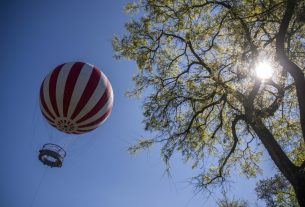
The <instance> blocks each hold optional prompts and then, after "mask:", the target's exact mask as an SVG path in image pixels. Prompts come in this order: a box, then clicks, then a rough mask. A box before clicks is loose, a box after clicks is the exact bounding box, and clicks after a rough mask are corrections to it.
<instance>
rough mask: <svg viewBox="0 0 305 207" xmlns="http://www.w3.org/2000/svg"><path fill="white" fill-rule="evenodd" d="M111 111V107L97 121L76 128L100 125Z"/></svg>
mask: <svg viewBox="0 0 305 207" xmlns="http://www.w3.org/2000/svg"><path fill="white" fill-rule="evenodd" d="M111 110H112V105H111V106H110V107H109V108H108V109H107V111H106V112H105V113H104V114H103V116H101V117H100V118H99V119H97V120H95V121H93V122H90V123H89V124H85V125H81V126H78V128H85V127H90V126H94V125H96V124H99V123H101V122H102V121H104V120H105V119H106V118H107V117H108V115H109V114H110V112H111Z"/></svg>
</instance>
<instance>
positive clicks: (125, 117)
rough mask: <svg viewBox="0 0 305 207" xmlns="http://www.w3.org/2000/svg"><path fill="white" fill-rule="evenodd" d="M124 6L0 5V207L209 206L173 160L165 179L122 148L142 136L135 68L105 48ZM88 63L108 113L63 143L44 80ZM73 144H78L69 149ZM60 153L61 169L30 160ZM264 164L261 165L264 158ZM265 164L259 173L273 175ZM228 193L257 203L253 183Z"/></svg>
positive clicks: (155, 166)
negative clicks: (43, 108) (106, 95)
mask: <svg viewBox="0 0 305 207" xmlns="http://www.w3.org/2000/svg"><path fill="white" fill-rule="evenodd" d="M127 2H128V1H126V0H121V1H118V0H116V1H111V0H107V1H106V0H92V1H84V0H83V1H48V2H47V1H20V2H17V1H1V3H0V25H1V29H0V31H1V33H0V34H1V35H0V60H1V69H0V85H1V86H0V95H1V99H0V100H1V102H0V106H1V107H0V112H1V115H2V118H1V119H0V126H1V132H2V134H1V150H0V162H1V166H0V206H3V207H20V206H25V207H27V206H28V207H32V206H40V207H41V206H42V207H51V206H52V207H53V206H57V207H64V206H73V207H84V206H87V207H100V206H111V207H121V206H125V207H128V206H130V207H142V206H145V207H171V206H175V207H190V206H191V207H201V206H215V204H214V203H215V199H214V197H215V196H217V193H216V194H213V195H211V196H210V197H209V198H208V197H207V196H206V195H203V194H201V193H199V194H196V195H195V193H194V189H193V187H192V186H191V185H190V184H189V183H188V179H189V178H190V177H192V176H194V175H196V174H195V172H193V171H192V170H190V168H189V166H188V165H187V164H185V163H183V162H182V161H181V159H180V157H179V155H175V156H174V158H173V160H172V174H171V177H168V176H167V175H166V173H165V166H164V163H163V162H162V160H161V158H160V153H159V148H158V146H157V147H154V148H152V149H150V150H148V151H144V152H142V153H140V154H139V155H136V156H131V155H129V154H128V153H127V147H128V145H130V144H132V143H135V142H136V140H137V139H138V138H140V137H141V136H142V135H144V134H145V132H144V131H143V125H142V124H141V120H142V110H141V104H142V101H141V99H129V98H127V97H125V96H124V93H125V92H126V91H127V90H128V89H132V87H133V82H132V81H131V77H132V75H133V74H135V72H136V65H135V64H134V63H133V62H131V61H117V60H115V59H114V58H113V55H114V54H113V50H112V46H111V39H112V37H113V35H114V34H118V35H120V34H123V33H124V27H123V25H124V23H125V22H127V21H128V20H129V18H130V17H128V16H126V15H125V14H124V11H123V7H124V5H125V4H126V3H127ZM76 60H79V61H85V62H89V63H91V64H94V65H96V66H97V67H98V68H100V69H101V70H102V71H103V72H104V73H105V74H106V76H107V77H108V78H109V80H110V81H111V83H112V87H113V90H114V96H115V98H114V100H115V103H114V108H113V112H112V114H111V115H110V117H109V119H108V120H107V121H106V123H105V124H104V125H103V126H102V127H100V128H98V129H97V130H95V131H94V132H92V133H88V134H87V135H83V136H67V135H64V134H62V133H59V132H56V130H55V129H53V128H51V127H50V126H48V124H47V123H46V122H45V120H44V119H43V118H42V116H41V114H40V111H39V104H38V92H39V87H40V84H41V81H42V79H43V78H44V76H45V75H46V74H47V73H48V72H49V71H50V70H52V69H53V68H54V67H55V66H57V65H58V64H61V63H65V62H70V61H76ZM74 140H75V141H74ZM49 141H53V142H55V143H63V144H67V146H66V147H67V153H68V155H67V158H66V159H65V161H64V166H63V167H62V168H61V169H51V168H47V167H45V166H43V165H42V164H41V163H40V162H39V161H38V159H37V153H38V150H39V148H40V147H41V146H42V145H43V144H44V143H46V142H49ZM265 159H267V160H268V158H265ZM269 165H270V163H269V162H265V170H266V172H267V173H269V174H270V173H271V172H272V171H273V170H272V169H273V167H272V166H269ZM232 180H233V181H234V183H235V184H233V183H232V187H231V190H230V193H232V194H234V195H235V197H237V198H244V199H248V200H250V201H251V203H252V204H254V202H255V201H256V196H255V193H254V191H253V190H252V188H253V186H254V183H255V180H253V179H252V180H250V181H247V180H245V179H243V178H242V177H240V176H239V175H238V173H236V175H235V176H234V177H233V178H232Z"/></svg>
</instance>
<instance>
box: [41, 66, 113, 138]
mask: <svg viewBox="0 0 305 207" xmlns="http://www.w3.org/2000/svg"><path fill="white" fill-rule="evenodd" d="M112 106H113V91H112V87H111V84H110V82H109V81H108V79H107V77H106V76H105V75H104V74H103V73H102V72H101V71H100V70H99V69H97V68H96V67H95V66H93V65H91V64H88V63H84V62H70V63H65V64H62V65H59V66H58V67H56V68H55V69H54V70H53V71H51V72H50V73H49V74H48V75H47V76H46V77H45V79H44V81H43V82H42V84H41V87H40V109H41V112H42V114H43V116H44V117H45V118H46V119H47V121H48V122H49V123H50V124H51V125H52V126H54V127H55V128H56V129H58V130H60V131H62V132H65V133H68V134H82V133H85V132H89V131H92V130H94V129H96V128H97V127H98V126H100V125H101V124H102V123H103V122H104V121H105V120H106V119H107V118H108V116H109V115H110V113H111V110H112Z"/></svg>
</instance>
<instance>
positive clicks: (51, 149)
mask: <svg viewBox="0 0 305 207" xmlns="http://www.w3.org/2000/svg"><path fill="white" fill-rule="evenodd" d="M65 157H66V152H65V150H64V149H63V148H62V147H60V146H59V145H57V144H52V143H47V144H44V145H43V147H42V149H41V150H39V155H38V159H39V160H40V161H41V162H42V163H43V164H44V165H47V166H49V167H61V166H62V163H63V161H64V158H65Z"/></svg>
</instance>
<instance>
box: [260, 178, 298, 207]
mask: <svg viewBox="0 0 305 207" xmlns="http://www.w3.org/2000/svg"><path fill="white" fill-rule="evenodd" d="M255 190H256V192H257V195H258V198H259V199H262V200H265V202H266V205H267V207H298V206H299V205H298V204H297V200H296V196H295V193H294V191H293V189H292V186H291V185H290V184H289V182H288V181H287V179H285V177H284V176H282V175H280V174H276V175H275V176H274V177H271V178H267V179H264V180H260V181H259V182H258V183H257V185H256V188H255Z"/></svg>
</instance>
